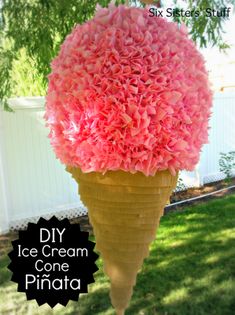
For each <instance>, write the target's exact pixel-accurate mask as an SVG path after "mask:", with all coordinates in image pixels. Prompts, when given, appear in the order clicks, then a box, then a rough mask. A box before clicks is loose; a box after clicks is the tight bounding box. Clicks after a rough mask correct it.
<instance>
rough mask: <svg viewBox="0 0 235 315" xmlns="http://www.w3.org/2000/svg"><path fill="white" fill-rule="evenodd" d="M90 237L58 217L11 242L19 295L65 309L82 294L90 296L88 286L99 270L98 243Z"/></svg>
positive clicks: (21, 233)
mask: <svg viewBox="0 0 235 315" xmlns="http://www.w3.org/2000/svg"><path fill="white" fill-rule="evenodd" d="M88 236H89V233H88V232H82V231H80V226H79V224H70V222H69V220H68V219H63V220H61V221H60V220H58V219H57V218H56V217H55V216H54V217H52V218H51V219H50V220H45V219H43V218H40V220H39V221H38V223H37V224H35V223H29V224H28V228H27V230H26V231H20V232H19V238H18V239H17V240H15V241H13V242H12V245H13V250H12V251H11V252H10V254H9V257H10V259H11V263H10V264H9V266H8V269H10V270H11V271H12V272H13V275H12V278H11V280H12V281H14V282H16V283H18V291H19V292H25V293H26V296H27V299H28V300H32V299H36V301H37V303H38V305H42V304H44V303H48V304H49V305H50V306H51V307H54V306H55V305H56V304H57V303H60V304H62V305H64V306H65V305H66V304H67V303H68V301H69V300H74V301H77V300H78V299H79V294H80V293H87V292H88V288H87V286H88V284H90V283H92V282H94V277H93V273H95V272H96V271H97V270H98V267H97V266H96V264H95V261H96V260H97V258H98V255H97V254H96V253H95V252H94V251H93V249H94V246H95V243H93V242H91V241H89V240H88Z"/></svg>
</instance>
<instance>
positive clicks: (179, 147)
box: [44, 4, 212, 176]
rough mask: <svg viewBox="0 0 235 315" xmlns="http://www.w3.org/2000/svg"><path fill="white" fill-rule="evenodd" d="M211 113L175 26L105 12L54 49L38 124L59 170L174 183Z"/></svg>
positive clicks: (126, 11) (203, 136)
mask: <svg viewBox="0 0 235 315" xmlns="http://www.w3.org/2000/svg"><path fill="white" fill-rule="evenodd" d="M211 104H212V94H211V90H210V86H209V83H208V78H207V72H206V70H205V66H204V60H203V57H202V56H201V54H200V53H199V52H198V50H197V49H196V47H195V44H194V43H193V42H192V41H191V40H190V39H189V38H188V35H187V32H186V30H185V26H184V29H183V30H180V29H179V28H178V26H177V24H175V23H171V22H168V21H166V20H165V19H163V18H156V17H149V12H148V10H147V9H141V8H133V7H125V6H123V5H120V6H118V7H115V6H114V5H113V4H111V5H110V6H109V7H108V8H98V9H97V12H96V15H95V17H94V18H93V19H92V20H90V21H88V22H87V23H85V24H83V25H78V26H76V27H75V28H74V30H73V31H72V33H71V34H70V35H68V36H67V38H66V40H65V41H64V43H63V44H62V46H61V49H60V52H59V55H58V56H57V57H56V58H55V59H54V60H53V62H52V72H51V74H50V75H49V88H48V94H47V97H46V113H45V116H44V118H45V119H46V122H47V123H46V125H47V126H48V127H49V128H50V133H49V138H50V141H51V145H52V146H53V149H54V151H55V154H56V156H57V157H58V158H59V159H60V161H61V162H62V163H64V164H66V165H71V166H77V167H80V168H81V169H82V170H83V171H84V172H91V171H97V172H103V173H104V172H105V171H107V170H124V171H128V172H131V173H135V172H136V171H140V172H143V173H144V174H145V175H147V176H148V175H154V174H155V173H156V172H157V171H158V170H164V169H169V170H170V171H171V172H172V173H173V174H174V173H175V172H176V171H177V170H181V169H186V170H192V169H193V167H194V166H195V164H196V163H197V162H198V160H199V153H200V149H201V147H202V145H203V144H204V143H206V142H207V140H208V119H209V116H210V108H211Z"/></svg>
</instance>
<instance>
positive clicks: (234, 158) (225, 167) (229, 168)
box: [219, 151, 235, 182]
mask: <svg viewBox="0 0 235 315" xmlns="http://www.w3.org/2000/svg"><path fill="white" fill-rule="evenodd" d="M219 166H220V171H221V172H223V173H224V174H225V176H226V178H225V181H227V182H230V181H231V178H232V176H233V170H234V169H235V151H230V152H228V153H220V159H219Z"/></svg>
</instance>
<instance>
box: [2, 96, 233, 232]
mask: <svg viewBox="0 0 235 315" xmlns="http://www.w3.org/2000/svg"><path fill="white" fill-rule="evenodd" d="M10 105H11V107H12V108H13V109H14V110H15V113H9V112H5V111H3V110H2V109H0V211H1V212H0V233H4V232H7V231H8V230H9V229H11V228H21V227H23V226H25V225H26V224H27V222H29V221H31V222H33V221H36V220H37V219H38V218H39V217H40V216H44V217H49V216H51V215H53V214H56V215H57V216H58V217H74V216H79V215H83V214H85V213H86V209H85V208H84V206H83V205H82V203H81V201H80V200H79V197H78V195H77V185H76V183H75V182H74V181H73V180H72V178H71V176H70V175H69V174H68V173H67V172H65V166H64V165H62V164H61V163H60V162H59V161H58V160H57V159H56V158H55V155H54V153H53V151H52V148H51V146H50V144H49V139H48V137H47V135H48V130H47V129H46V128H45V122H44V119H43V115H44V98H43V97H31V98H17V99H11V100H10ZM210 126H211V129H210V143H209V144H206V145H205V146H204V148H203V151H202V154H201V160H200V163H199V164H198V165H197V167H196V170H195V171H194V172H182V173H181V177H182V179H183V181H184V184H185V185H186V186H187V187H193V186H199V185H203V184H205V183H208V182H212V181H217V180H220V179H222V178H223V177H224V175H223V174H222V173H220V172H219V165H218V160H219V153H220V152H224V153H226V152H229V151H234V150H235V128H234V126H235V93H231V92H230V93H228V92H223V93H218V94H215V96H214V103H213V114H212V117H211V121H210Z"/></svg>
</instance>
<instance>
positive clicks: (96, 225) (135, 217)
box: [66, 167, 177, 315]
mask: <svg viewBox="0 0 235 315" xmlns="http://www.w3.org/2000/svg"><path fill="white" fill-rule="evenodd" d="M66 170H67V171H68V172H70V173H71V174H72V177H73V178H74V179H75V180H76V181H77V182H78V184H79V194H80V197H81V200H82V202H83V203H84V205H85V206H86V207H87V208H88V215H89V219H90V222H91V224H92V226H93V229H94V234H95V237H96V249H97V250H98V251H99V252H100V253H101V256H102V258H103V261H104V271H105V273H106V274H107V275H108V277H109V278H110V282H111V290H110V297H111V302H112V305H113V307H114V308H115V309H116V312H117V314H118V315H121V314H124V311H125V309H126V308H127V306H128V304H129V301H130V298H131V295H132V291H133V286H134V285H135V283H136V276H137V273H138V271H139V270H140V268H141V266H142V263H143V260H144V258H146V257H147V256H148V255H149V245H150V243H151V242H152V241H153V240H154V239H155V236H156V230H157V228H158V226H159V221H160V218H161V216H162V214H163V209H164V206H165V204H166V202H167V201H168V199H169V197H170V195H171V192H172V190H173V189H174V188H175V186H176V182H177V176H172V175H171V174H170V172H169V171H168V170H166V171H160V172H158V173H156V175H155V176H149V177H146V176H145V175H144V174H143V173H141V172H138V173H135V174H131V173H128V172H124V171H108V172H106V173H105V174H104V175H102V173H98V172H91V173H82V172H81V170H80V169H79V168H75V167H67V168H66Z"/></svg>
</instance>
